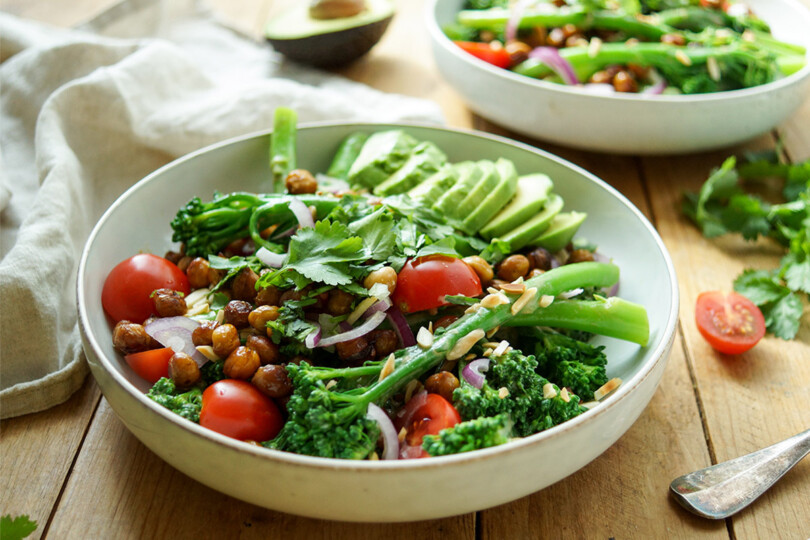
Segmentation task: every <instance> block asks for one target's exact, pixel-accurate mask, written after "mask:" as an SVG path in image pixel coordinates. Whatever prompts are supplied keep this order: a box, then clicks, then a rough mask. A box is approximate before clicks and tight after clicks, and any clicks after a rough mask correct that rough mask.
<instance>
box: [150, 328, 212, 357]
mask: <svg viewBox="0 0 810 540" xmlns="http://www.w3.org/2000/svg"><path fill="white" fill-rule="evenodd" d="M198 326H200V323H198V322H197V321H195V320H194V319H189V318H188V317H181V316H178V317H161V318H158V319H154V320H153V321H151V322H150V323H149V324H147V325H146V326H145V327H144V330H146V333H147V334H149V335H150V336H152V337H153V338H154V339H155V341H157V342H158V343H160V344H161V345H163V346H164V347H171V349H172V350H173V351H174V352H183V353H186V354H187V355H189V356H190V357H191V359H192V360H194V361H195V362H196V363H197V365H198V366H202V365H203V364H205V363H206V362H208V358H206V357H205V356H203V355H202V354H200V351H198V350H197V347H195V346H194V343H193V342H192V341H191V333H192V332H193V331H194V329H195V328H197V327H198Z"/></svg>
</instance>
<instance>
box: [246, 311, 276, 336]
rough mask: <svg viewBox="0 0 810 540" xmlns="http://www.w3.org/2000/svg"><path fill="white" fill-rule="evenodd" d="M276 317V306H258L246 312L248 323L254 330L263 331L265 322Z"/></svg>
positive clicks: (265, 326) (265, 325) (265, 328)
mask: <svg viewBox="0 0 810 540" xmlns="http://www.w3.org/2000/svg"><path fill="white" fill-rule="evenodd" d="M276 319H278V306H259V307H257V308H256V309H254V310H253V311H251V312H250V313H249V314H248V323H249V324H250V326H252V327H253V328H255V329H256V330H261V331H262V332H264V331H265V330H267V323H268V322H269V321H275V320H276Z"/></svg>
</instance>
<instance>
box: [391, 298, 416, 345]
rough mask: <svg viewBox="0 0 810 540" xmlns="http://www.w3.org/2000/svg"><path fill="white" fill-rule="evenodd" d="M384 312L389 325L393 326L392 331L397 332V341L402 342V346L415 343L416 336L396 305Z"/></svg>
mask: <svg viewBox="0 0 810 540" xmlns="http://www.w3.org/2000/svg"><path fill="white" fill-rule="evenodd" d="M385 314H386V316H387V317H388V320H389V321H390V322H391V326H393V327H394V332H396V333H397V337H398V338H399V342H400V343H402V346H403V347H410V346H412V345H416V337H415V336H414V335H413V330H411V327H410V326H409V325H408V321H407V319H405V315H403V314H402V312H401V311H400V310H399V309H398V308H397V307H396V306H391V307H390V308H388V310H387V311H386V312H385Z"/></svg>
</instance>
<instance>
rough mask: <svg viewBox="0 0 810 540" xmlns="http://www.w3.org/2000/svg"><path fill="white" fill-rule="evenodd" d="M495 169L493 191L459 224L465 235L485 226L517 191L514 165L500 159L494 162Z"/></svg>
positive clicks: (516, 176)
mask: <svg viewBox="0 0 810 540" xmlns="http://www.w3.org/2000/svg"><path fill="white" fill-rule="evenodd" d="M495 168H496V169H497V170H498V177H499V180H498V184H497V185H496V186H495V189H493V190H492V191H490V192H489V194H488V195H487V196H486V197H485V198H484V200H483V201H481V204H479V205H478V206H477V207H476V208H475V210H473V211H472V212H471V213H470V214H469V215H467V216H466V217H465V218H464V220H463V221H462V222H461V226H460V229H461V230H462V231H464V232H465V233H467V234H475V233H477V232H478V231H479V230H480V229H481V227H483V226H484V225H486V223H487V221H489V220H490V219H492V217H493V216H494V215H495V214H497V213H498V212H499V211H500V210H501V208H503V207H504V206H506V204H507V203H508V202H509V199H511V198H512V196H513V195H514V194H515V191H516V190H517V180H518V175H517V170H516V169H515V164H514V163H512V162H511V161H509V160H508V159H503V158H501V159H498V161H497V162H495Z"/></svg>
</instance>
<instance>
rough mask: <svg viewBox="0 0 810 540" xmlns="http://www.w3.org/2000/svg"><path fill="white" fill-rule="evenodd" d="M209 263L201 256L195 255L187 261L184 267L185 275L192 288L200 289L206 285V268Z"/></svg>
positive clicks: (207, 282) (207, 268) (208, 267)
mask: <svg viewBox="0 0 810 540" xmlns="http://www.w3.org/2000/svg"><path fill="white" fill-rule="evenodd" d="M210 267H211V265H210V264H208V261H207V260H205V259H203V258H202V257H195V258H194V259H192V260H191V262H190V263H188V268H186V276H187V277H188V284H189V285H191V288H192V289H201V288H203V287H208V284H209V281H208V270H209V269H210Z"/></svg>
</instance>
